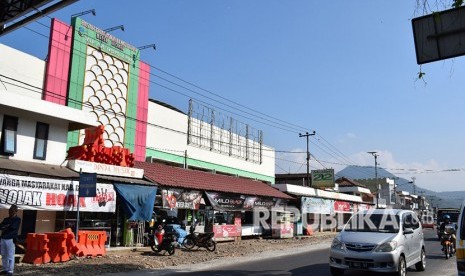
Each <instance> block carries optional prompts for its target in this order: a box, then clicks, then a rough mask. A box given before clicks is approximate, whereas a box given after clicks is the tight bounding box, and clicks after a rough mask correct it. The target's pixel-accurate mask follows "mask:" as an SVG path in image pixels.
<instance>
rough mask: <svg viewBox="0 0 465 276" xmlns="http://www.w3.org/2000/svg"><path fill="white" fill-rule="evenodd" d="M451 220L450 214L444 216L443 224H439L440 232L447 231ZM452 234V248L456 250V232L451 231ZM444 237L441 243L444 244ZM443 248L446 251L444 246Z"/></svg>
mask: <svg viewBox="0 0 465 276" xmlns="http://www.w3.org/2000/svg"><path fill="white" fill-rule="evenodd" d="M450 223H451V221H450V216H449V215H444V217H443V218H442V222H441V225H440V226H439V232H440V233H444V232H446V226H447V225H448V224H450ZM455 228H456V230H457V225H456V226H455ZM450 234H451V242H452V245H453V246H452V248H453V249H454V251H455V240H456V237H455V233H450ZM442 243H443V242H442V239H441V244H442ZM442 250H443V251H444V247H443V248H442Z"/></svg>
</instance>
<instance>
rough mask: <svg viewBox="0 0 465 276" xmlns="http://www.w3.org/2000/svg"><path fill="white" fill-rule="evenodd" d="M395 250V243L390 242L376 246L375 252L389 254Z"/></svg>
mask: <svg viewBox="0 0 465 276" xmlns="http://www.w3.org/2000/svg"><path fill="white" fill-rule="evenodd" d="M396 248H397V242H396V241H390V242H385V243H383V244H381V245H380V246H378V248H376V250H375V251H376V252H391V251H394V250H396Z"/></svg>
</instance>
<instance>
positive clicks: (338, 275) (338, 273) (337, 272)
mask: <svg viewBox="0 0 465 276" xmlns="http://www.w3.org/2000/svg"><path fill="white" fill-rule="evenodd" d="M329 269H330V271H331V275H333V276H342V275H344V269H341V268H337V267H332V266H331V267H329Z"/></svg>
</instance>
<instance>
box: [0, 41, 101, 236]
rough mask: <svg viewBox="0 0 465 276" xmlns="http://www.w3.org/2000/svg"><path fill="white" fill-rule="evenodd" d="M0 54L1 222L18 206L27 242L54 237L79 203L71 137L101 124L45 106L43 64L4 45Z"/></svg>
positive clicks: (86, 116)
mask: <svg viewBox="0 0 465 276" xmlns="http://www.w3.org/2000/svg"><path fill="white" fill-rule="evenodd" d="M0 52H1V53H2V62H1V63H0V75H1V76H0V78H1V79H2V85H0V131H1V135H0V137H1V138H0V172H1V175H0V191H1V195H0V216H2V217H6V216H7V213H8V211H7V210H8V208H9V207H10V205H11V204H17V205H18V207H19V209H20V211H19V215H20V216H21V217H22V218H23V220H22V225H21V231H20V235H21V236H22V237H24V236H25V235H26V234H27V233H30V232H39V233H43V232H50V231H54V230H55V225H56V224H57V223H58V217H57V211H64V210H68V209H73V208H74V206H75V203H77V201H76V197H75V196H74V193H73V191H74V188H75V187H74V185H73V181H74V180H76V173H73V172H72V171H70V170H69V169H67V168H66V166H65V164H64V161H65V160H66V146H67V136H68V133H69V132H70V131H76V130H80V129H84V128H87V127H92V126H96V125H97V122H95V120H94V119H93V118H92V116H90V115H89V114H88V113H87V112H84V111H81V110H77V109H74V108H70V107H67V106H63V105H59V104H56V103H52V102H49V101H45V100H43V98H42V96H43V94H42V92H43V91H42V89H40V87H41V86H42V84H43V77H44V71H43V68H44V67H45V62H44V61H43V60H40V59H37V58H35V57H32V56H30V55H27V54H25V53H22V52H20V51H17V50H15V49H12V48H10V47H7V46H5V45H1V44H0ZM19 72H20V73H19ZM93 207H94V205H93V204H92V203H91V202H88V203H86V208H90V209H92V208H93Z"/></svg>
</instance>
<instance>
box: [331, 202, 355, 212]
mask: <svg viewBox="0 0 465 276" xmlns="http://www.w3.org/2000/svg"><path fill="white" fill-rule="evenodd" d="M352 211H353V204H352V203H350V202H347V201H339V200H335V201H334V212H335V213H352Z"/></svg>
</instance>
